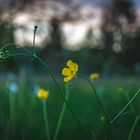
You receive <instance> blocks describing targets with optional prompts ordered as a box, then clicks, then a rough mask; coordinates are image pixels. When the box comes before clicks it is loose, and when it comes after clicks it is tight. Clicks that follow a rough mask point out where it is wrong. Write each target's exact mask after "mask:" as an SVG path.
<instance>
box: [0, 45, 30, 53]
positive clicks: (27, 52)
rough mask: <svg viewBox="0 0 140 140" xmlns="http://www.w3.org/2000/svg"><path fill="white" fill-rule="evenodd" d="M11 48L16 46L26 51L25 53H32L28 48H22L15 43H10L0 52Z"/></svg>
mask: <svg viewBox="0 0 140 140" xmlns="http://www.w3.org/2000/svg"><path fill="white" fill-rule="evenodd" d="M10 46H16V47H18V48H22V49H24V50H25V52H27V53H30V54H31V51H29V50H28V49H26V48H24V47H22V46H20V45H18V44H15V43H8V44H6V45H4V46H3V47H1V48H0V51H3V50H4V49H6V48H7V47H10Z"/></svg>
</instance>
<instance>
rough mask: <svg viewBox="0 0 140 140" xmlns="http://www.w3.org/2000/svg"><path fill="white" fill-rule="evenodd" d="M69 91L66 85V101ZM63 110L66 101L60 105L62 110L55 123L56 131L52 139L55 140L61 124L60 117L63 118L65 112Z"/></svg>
mask: <svg viewBox="0 0 140 140" xmlns="http://www.w3.org/2000/svg"><path fill="white" fill-rule="evenodd" d="M69 93H70V92H69V90H68V85H66V97H65V99H66V100H67V101H68V98H69ZM65 110H66V103H65V102H64V103H63V106H62V110H61V113H60V116H59V120H58V123H57V127H56V131H55V134H54V137H53V140H56V139H57V136H58V133H59V130H60V127H61V124H62V119H63V116H64V113H65Z"/></svg>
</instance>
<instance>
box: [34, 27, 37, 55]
mask: <svg viewBox="0 0 140 140" xmlns="http://www.w3.org/2000/svg"><path fill="white" fill-rule="evenodd" d="M37 28H38V27H37V26H34V36H33V49H34V52H33V55H34V56H35V54H36V53H35V36H36V31H37Z"/></svg>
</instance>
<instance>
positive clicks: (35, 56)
mask: <svg viewBox="0 0 140 140" xmlns="http://www.w3.org/2000/svg"><path fill="white" fill-rule="evenodd" d="M14 56H26V57H34V58H35V59H36V60H37V61H38V62H39V63H40V64H41V65H43V66H44V67H45V69H46V70H47V72H48V73H49V74H50V76H51V77H52V79H53V81H54V82H55V84H56V86H57V88H58V90H59V94H60V95H61V97H62V99H63V100H64V102H65V103H66V105H67V107H68V109H69V111H70V112H71V114H72V116H73V118H74V119H75V121H76V122H77V124H78V125H79V127H80V128H81V130H82V131H83V133H84V134H85V135H86V136H87V137H88V138H89V139H90V135H89V133H88V132H87V130H86V129H85V128H84V127H83V126H82V124H81V122H80V120H79V119H78V118H77V116H76V115H75V113H74V111H73V109H72V107H71V105H70V103H68V102H67V100H66V99H65V96H64V94H63V92H62V91H61V88H60V86H59V84H58V82H57V80H56V79H55V76H54V75H53V73H52V72H51V70H50V69H49V67H48V65H47V64H46V63H45V62H44V61H43V60H42V59H41V58H40V57H38V56H37V55H36V54H35V55H30V54H23V53H18V54H10V55H9V56H8V57H7V58H10V57H14Z"/></svg>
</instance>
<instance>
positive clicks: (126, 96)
mask: <svg viewBox="0 0 140 140" xmlns="http://www.w3.org/2000/svg"><path fill="white" fill-rule="evenodd" d="M124 96H125V98H126V100H127V101H128V102H129V101H130V97H129V94H126V93H124ZM130 108H131V111H132V112H133V113H135V109H134V106H133V104H130Z"/></svg>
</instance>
